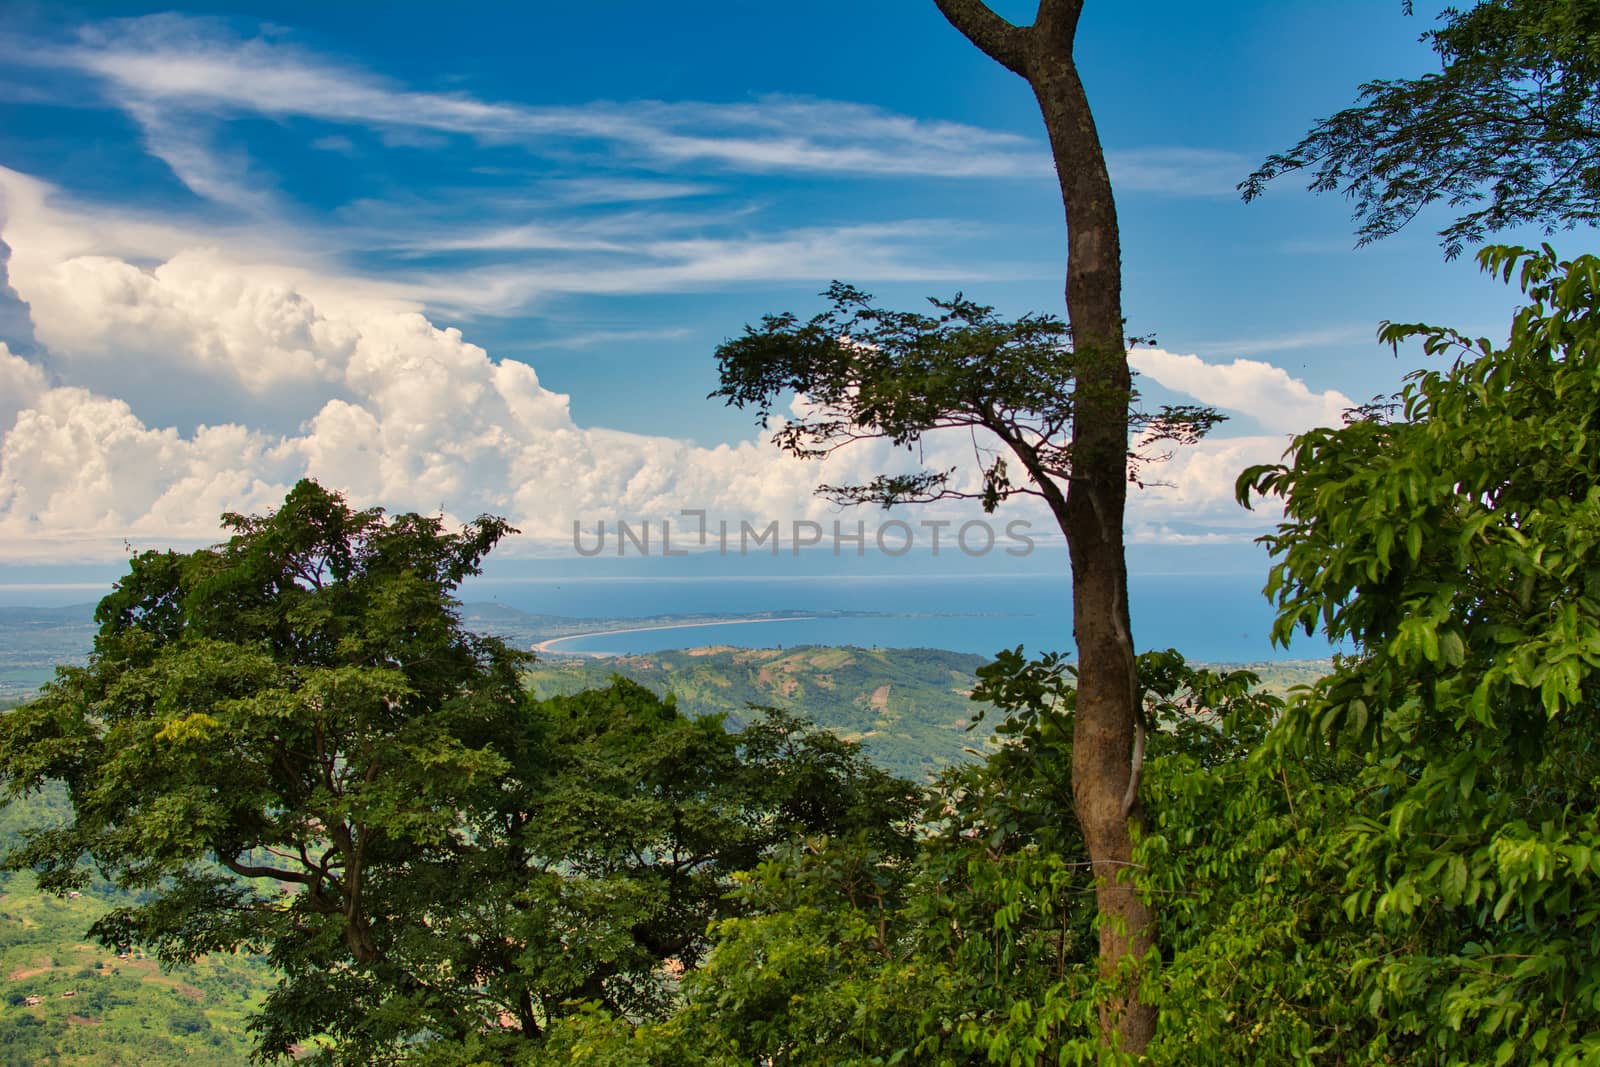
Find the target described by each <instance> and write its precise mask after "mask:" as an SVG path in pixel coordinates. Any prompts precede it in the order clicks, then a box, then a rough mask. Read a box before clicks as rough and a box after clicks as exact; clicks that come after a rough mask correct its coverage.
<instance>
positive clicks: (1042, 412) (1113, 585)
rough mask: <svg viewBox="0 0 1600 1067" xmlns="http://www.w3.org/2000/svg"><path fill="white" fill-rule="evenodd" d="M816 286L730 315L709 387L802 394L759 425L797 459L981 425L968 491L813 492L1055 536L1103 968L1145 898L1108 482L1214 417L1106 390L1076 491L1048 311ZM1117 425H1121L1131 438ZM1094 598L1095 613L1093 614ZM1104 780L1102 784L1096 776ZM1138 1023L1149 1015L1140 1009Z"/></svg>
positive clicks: (1079, 808)
mask: <svg viewBox="0 0 1600 1067" xmlns="http://www.w3.org/2000/svg"><path fill="white" fill-rule="evenodd" d="M825 295H826V296H827V297H828V298H829V301H830V303H831V304H832V308H831V310H829V311H827V312H824V313H822V314H819V315H817V316H815V317H813V318H811V319H810V320H807V321H805V322H801V321H800V320H798V319H797V318H796V317H795V316H793V315H789V314H785V315H770V316H767V317H766V318H765V319H763V321H762V323H761V325H760V327H759V328H756V327H746V329H745V332H744V334H743V335H742V336H741V337H738V338H735V339H734V340H731V341H728V342H726V343H724V344H723V345H722V346H720V347H719V348H718V349H717V358H718V361H719V365H720V371H721V380H722V387H721V389H720V390H718V392H716V393H714V394H713V395H714V396H721V397H723V398H725V399H726V400H727V401H728V402H729V403H731V404H735V405H738V406H741V407H743V406H752V407H754V408H756V409H757V411H758V412H759V415H760V419H761V423H762V425H766V424H767V421H768V418H769V416H770V415H771V413H772V410H773V407H774V405H775V404H776V402H777V401H778V399H779V398H780V397H781V396H782V395H783V394H784V393H786V392H790V391H793V392H797V393H803V394H804V395H805V397H806V399H807V407H806V409H805V412H804V413H802V414H799V415H797V416H795V417H794V418H792V419H787V420H785V421H784V422H783V423H782V424H781V425H780V426H779V427H778V429H777V431H776V433H775V435H774V440H775V441H776V442H777V443H778V444H779V445H780V446H781V447H783V448H785V449H786V450H788V451H789V452H791V453H793V454H795V455H798V456H802V457H820V456H826V455H828V454H829V453H831V452H833V451H834V450H836V449H838V448H841V447H845V446H847V445H849V444H851V443H853V442H855V441H858V440H861V439H863V438H882V439H887V440H890V441H892V442H893V443H895V444H897V445H913V444H915V443H916V442H918V441H919V440H921V438H922V437H923V436H924V435H925V434H929V433H932V432H935V431H939V430H949V429H966V430H969V431H973V432H974V433H975V434H976V433H980V432H981V433H982V434H983V435H984V437H983V438H981V439H979V438H977V437H975V438H974V440H975V441H981V443H982V447H986V448H989V451H988V452H987V454H985V455H982V458H981V459H980V470H979V471H978V472H976V473H977V475H978V480H979V482H980V484H979V485H978V486H977V487H972V488H969V487H968V484H967V483H966V482H965V481H963V480H961V479H958V478H957V474H958V471H957V470H956V469H947V470H926V469H924V470H919V471H914V472H910V473H885V474H880V475H878V476H877V477H876V478H874V479H873V480H872V481H870V482H868V483H867V484H864V485H839V486H832V485H824V486H822V487H820V489H819V490H818V491H819V492H820V493H823V494H825V495H827V496H829V497H831V498H832V499H834V500H837V501H839V502H841V503H869V502H870V503H879V504H883V505H884V506H886V507H887V506H892V505H895V504H903V503H919V502H927V501H932V500H939V499H945V498H952V497H956V498H960V497H970V498H975V499H979V500H981V501H982V503H983V506H984V508H985V509H986V510H988V511H993V510H994V509H995V508H996V507H998V506H999V504H1000V503H1001V502H1003V501H1004V500H1006V499H1008V498H1009V497H1011V496H1012V495H1014V494H1018V493H1023V494H1029V495H1033V496H1036V497H1039V498H1041V499H1043V500H1044V502H1045V504H1046V505H1047V506H1048V507H1049V509H1050V511H1051V514H1052V515H1053V516H1054V517H1055V519H1056V522H1057V523H1058V525H1059V526H1060V528H1061V530H1062V532H1063V533H1064V534H1065V535H1066V536H1067V539H1068V544H1069V546H1070V547H1071V549H1072V566H1073V591H1074V616H1073V620H1074V629H1075V632H1076V635H1077V639H1078V651H1079V667H1078V679H1079V688H1078V690H1077V692H1078V696H1077V698H1076V699H1077V700H1078V701H1079V707H1080V708H1083V707H1085V705H1084V704H1083V701H1084V700H1085V699H1088V698H1087V697H1085V696H1084V694H1098V697H1097V698H1096V699H1095V700H1094V701H1091V702H1090V703H1089V704H1088V705H1087V707H1088V709H1089V710H1088V711H1086V712H1084V711H1080V713H1079V715H1078V716H1077V718H1076V719H1075V720H1074V722H1075V723H1076V726H1075V730H1076V731H1077V736H1076V737H1075V739H1074V744H1073V747H1072V751H1073V752H1074V753H1079V752H1080V751H1086V752H1087V753H1088V755H1087V756H1075V758H1076V759H1077V764H1076V765H1075V767H1074V770H1073V775H1072V778H1071V780H1072V782H1073V789H1074V790H1075V792H1074V796H1075V802H1074V803H1075V811H1076V813H1077V814H1076V816H1075V820H1076V823H1077V824H1079V825H1090V824H1092V825H1094V826H1095V827H1097V831H1096V832H1095V833H1086V839H1087V840H1088V842H1089V854H1090V857H1091V860H1092V862H1093V863H1094V864H1095V868H1094V869H1095V871H1096V872H1097V873H1098V874H1100V876H1101V877H1100V878H1099V880H1098V882H1097V884H1096V890H1095V891H1096V893H1097V895H1098V898H1099V905H1100V912H1101V915H1102V917H1103V919H1104V921H1103V923H1102V924H1101V927H1100V938H1101V950H1102V963H1103V966H1104V967H1105V969H1106V972H1107V974H1110V973H1113V972H1116V971H1117V970H1118V968H1119V967H1131V966H1132V964H1133V962H1134V961H1136V960H1137V959H1138V958H1140V957H1142V956H1143V955H1144V953H1145V952H1146V951H1147V950H1148V948H1149V946H1150V944H1151V941H1150V938H1151V937H1152V936H1153V928H1152V927H1151V926H1150V921H1149V919H1150V916H1149V909H1148V908H1147V907H1146V905H1145V904H1144V903H1143V902H1142V901H1140V900H1139V899H1138V898H1137V897H1136V896H1135V894H1134V892H1133V888H1132V886H1131V884H1129V883H1128V882H1126V881H1125V880H1124V879H1122V878H1121V877H1119V876H1114V875H1119V874H1120V873H1121V872H1125V871H1126V869H1127V865H1128V863H1129V861H1130V860H1131V858H1132V851H1131V850H1132V843H1131V838H1130V837H1129V830H1128V828H1129V820H1130V819H1133V820H1135V821H1137V819H1138V817H1139V813H1138V811H1137V805H1136V800H1137V789H1138V773H1139V769H1138V768H1139V761H1140V759H1141V758H1142V752H1143V745H1144V738H1143V729H1142V726H1140V725H1139V723H1138V710H1139V709H1138V704H1137V701H1136V700H1135V696H1134V693H1133V692H1132V691H1130V692H1129V694H1128V700H1129V703H1128V704H1127V706H1126V707H1123V706H1122V705H1121V704H1120V703H1116V702H1110V701H1109V697H1108V695H1107V690H1106V688H1105V687H1106V686H1110V685H1111V684H1112V682H1113V681H1115V680H1116V679H1117V678H1120V675H1121V672H1122V668H1123V667H1126V668H1127V669H1129V670H1131V669H1132V667H1133V662H1134V661H1133V652H1132V645H1131V636H1130V635H1129V633H1128V629H1127V627H1128V613H1127V599H1126V570H1125V568H1124V566H1123V563H1122V557H1121V536H1122V535H1121V522H1122V520H1121V514H1122V500H1123V495H1124V491H1125V490H1124V487H1125V485H1126V483H1127V482H1128V480H1129V479H1130V478H1135V479H1136V478H1138V477H1139V476H1140V472H1141V471H1142V469H1143V466H1144V465H1145V464H1146V463H1147V462H1149V461H1152V460H1158V459H1161V458H1163V456H1164V453H1163V452H1162V449H1163V448H1164V447H1165V446H1167V445H1172V444H1182V443H1187V442H1191V441H1194V440H1196V439H1197V438H1198V437H1200V436H1201V435H1203V434H1204V433H1205V432H1206V431H1207V430H1208V429H1209V428H1210V427H1211V426H1212V425H1213V424H1214V423H1216V422H1217V421H1219V420H1220V419H1221V416H1220V415H1218V414H1217V413H1215V412H1213V411H1211V410H1209V409H1206V408H1199V407H1187V406H1185V407H1165V408H1161V409H1159V410H1157V411H1154V412H1144V411H1140V410H1136V409H1130V407H1129V405H1130V403H1131V402H1132V401H1133V399H1134V397H1133V394H1132V393H1131V391H1128V390H1124V391H1123V392H1121V393H1120V394H1119V397H1120V399H1119V405H1120V406H1119V408H1118V411H1119V414H1118V416H1117V418H1118V427H1119V429H1118V431H1117V432H1118V434H1119V439H1118V440H1119V444H1118V452H1117V489H1116V491H1115V493H1114V494H1113V495H1112V496H1111V497H1109V498H1098V497H1093V494H1094V492H1095V489H1094V488H1093V486H1094V485H1095V484H1096V483H1095V481H1094V479H1093V478H1092V477H1089V476H1086V475H1084V474H1082V473H1081V472H1082V467H1083V456H1084V454H1085V453H1084V450H1083V445H1082V441H1081V439H1080V433H1079V431H1078V429H1076V428H1074V427H1077V426H1080V425H1081V424H1082V421H1083V419H1084V407H1083V406H1084V404H1085V402H1086V401H1085V397H1086V396H1088V397H1093V396H1095V395H1097V394H1096V392H1095V390H1094V388H1092V387H1090V386H1086V385H1085V380H1084V375H1085V373H1088V374H1089V375H1090V381H1093V380H1094V375H1095V374H1097V373H1099V372H1098V371H1095V370H1094V369H1093V368H1094V366H1095V365H1096V363H1097V362H1098V361H1099V357H1095V356H1086V355H1085V354H1084V353H1083V351H1082V349H1081V347H1080V346H1079V345H1078V344H1077V343H1069V342H1068V333H1069V329H1068V326H1067V325H1066V324H1065V323H1063V322H1062V321H1061V320H1059V319H1056V318H1053V317H1050V316H1042V315H1028V316H1024V317H1022V318H1020V319H1017V320H1015V321H1006V320H1003V319H1001V318H999V317H998V316H996V315H995V313H994V311H993V309H992V308H988V307H985V306H983V305H980V304H976V303H973V302H972V301H969V300H965V299H963V298H962V297H960V296H957V297H956V298H955V299H953V300H949V301H939V300H935V301H933V302H932V303H933V305H934V307H935V308H936V309H937V311H938V312H939V313H938V314H937V315H920V314H915V313H909V312H892V311H886V310H883V309H880V308H877V307H874V306H873V305H872V303H871V298H870V297H868V296H867V295H866V294H865V293H862V292H860V291H858V290H856V289H853V288H851V287H849V286H846V285H842V284H839V283H837V282H836V283H834V285H833V286H832V287H831V288H830V289H829V290H828V291H827V293H826V294H825ZM1073 336H1074V338H1075V337H1076V335H1075V334H1074V335H1073ZM1119 336H1120V335H1119ZM1118 358H1119V360H1120V359H1121V358H1122V357H1121V356H1119V357H1118ZM1086 389H1088V392H1087V393H1086V392H1085V390H1086ZM1130 432H1131V433H1133V434H1134V435H1135V438H1136V441H1135V447H1134V448H1133V449H1132V450H1131V451H1130V449H1129V445H1128V440H1127V438H1128V435H1129V433H1130ZM1008 462H1013V463H1016V464H1018V465H1019V466H1020V467H1021V469H1022V475H1023V476H1022V477H1021V478H1018V479H1016V480H1013V478H1012V474H1011V470H1012V468H1010V467H1009V466H1008ZM1085 494H1089V495H1088V496H1086V495H1085ZM1091 498H1092V499H1097V500H1102V502H1103V504H1104V507H1105V508H1106V509H1107V510H1105V511H1104V512H1100V511H1095V523H1096V524H1097V525H1096V530H1097V532H1096V533H1094V534H1093V538H1094V539H1096V540H1097V542H1098V543H1099V547H1098V548H1084V547H1083V539H1084V538H1085V537H1088V536H1090V535H1088V534H1085V533H1083V521H1084V518H1085V516H1084V514H1083V509H1084V508H1099V507H1100V506H1101V505H1100V504H1089V503H1086V501H1087V500H1090V499H1091ZM1075 500H1076V501H1077V503H1074V501H1075ZM1102 521H1103V522H1105V523H1114V524H1115V529H1114V530H1113V529H1111V528H1110V527H1109V526H1107V527H1105V528H1100V527H1099V525H1098V524H1099V523H1100V522H1102ZM1112 542H1114V543H1115V546H1116V558H1115V567H1114V569H1112V570H1111V571H1109V572H1108V571H1106V570H1102V569H1098V568H1100V567H1101V566H1102V564H1103V565H1104V566H1105V567H1112V564H1111V563H1110V562H1109V561H1107V560H1105V559H1104V557H1103V556H1102V555H1101V554H1100V553H1101V551H1102V550H1103V549H1105V548H1106V547H1107V545H1109V544H1111V543H1112ZM1096 561H1099V562H1096ZM1096 597H1107V598H1110V599H1108V600H1096ZM1107 611H1109V612H1110V614H1109V615H1107V614H1104V612H1107ZM1085 612H1087V613H1089V614H1088V615H1087V616H1086V615H1085V614H1084V613H1085ZM1097 612H1100V614H1096V613H1097ZM1113 631H1114V632H1113ZM1124 652H1125V653H1126V656H1127V659H1126V661H1125V662H1123V663H1120V666H1119V664H1118V663H1108V662H1107V660H1106V658H1105V657H1107V656H1110V655H1112V654H1113V653H1115V654H1116V655H1122V654H1123V653H1124ZM1119 662H1120V661H1119ZM1108 674H1109V675H1110V676H1111V678H1110V679H1108V678H1107V675H1108ZM1096 680H1098V683H1096ZM1124 718H1126V720H1127V721H1126V722H1124V721H1123V720H1124ZM1124 726H1126V727H1127V730H1126V734H1125V735H1124V734H1123V732H1122V730H1123V727H1124ZM1118 738H1121V739H1122V741H1125V742H1126V747H1124V748H1120V749H1119V748H1118V746H1119V745H1120V744H1121V743H1122V741H1119V740H1117V739H1118ZM1086 739H1087V740H1086ZM1080 746H1084V747H1083V748H1082V749H1080ZM1113 754H1115V758H1112V756H1113ZM1113 790H1114V792H1115V796H1114V797H1111V796H1110V795H1109V792H1108V791H1113ZM1128 981H1129V982H1131V981H1132V978H1129V979H1128ZM1132 996H1133V990H1132V987H1131V986H1128V985H1126V984H1124V985H1121V986H1112V987H1111V995H1110V999H1109V1000H1108V1001H1107V1003H1108V1004H1109V1005H1111V1007H1110V1008H1108V1009H1107V1014H1106V1016H1105V1026H1106V1027H1112V1026H1113V1024H1115V1025H1121V1024H1120V1023H1118V1022H1117V1020H1119V1019H1124V1017H1125V1012H1133V1013H1134V1014H1132V1015H1126V1018H1127V1019H1133V1018H1134V1017H1135V1015H1137V1016H1138V1018H1140V1019H1143V1018H1144V1015H1142V1014H1139V1013H1141V1012H1146V1009H1145V1008H1139V1009H1138V1011H1137V1012H1134V1008H1133V1007H1130V1006H1129V1005H1130V1004H1132V1001H1130V1000H1129V999H1128V998H1130V997H1132ZM1119 1005H1120V1006H1119ZM1151 1021H1153V1015H1152V1016H1151V1018H1150V1019H1149V1020H1146V1022H1151ZM1129 1025H1130V1026H1132V1025H1133V1024H1132V1023H1129ZM1144 1025H1145V1023H1144V1022H1141V1023H1139V1024H1138V1026H1139V1027H1143V1026H1144ZM1139 1034H1144V1036H1143V1037H1139V1036H1138V1035H1139ZM1123 1037H1124V1038H1125V1039H1126V1040H1127V1041H1128V1042H1131V1043H1130V1044H1128V1045H1127V1046H1126V1047H1128V1048H1129V1049H1136V1048H1138V1047H1142V1045H1141V1044H1140V1042H1142V1041H1143V1040H1146V1039H1147V1038H1148V1033H1147V1032H1145V1031H1144V1030H1141V1029H1139V1028H1138V1027H1135V1028H1134V1029H1133V1030H1129V1031H1128V1032H1127V1033H1124V1034H1123ZM1136 1038H1137V1040H1135V1039H1136ZM1107 1040H1108V1041H1109V1034H1108V1038H1107Z"/></svg>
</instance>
